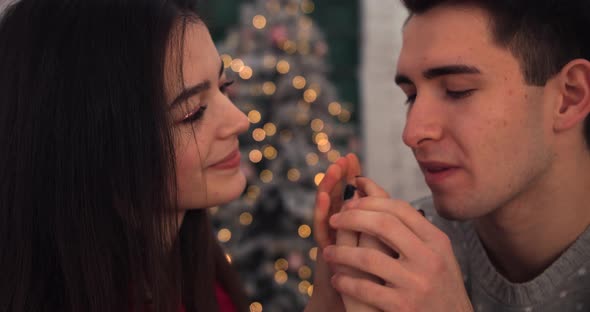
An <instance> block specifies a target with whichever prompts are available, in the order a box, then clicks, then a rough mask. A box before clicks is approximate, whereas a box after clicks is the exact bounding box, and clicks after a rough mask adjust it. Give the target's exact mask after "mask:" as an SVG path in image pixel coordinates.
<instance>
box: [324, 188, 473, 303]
mask: <svg viewBox="0 0 590 312" xmlns="http://www.w3.org/2000/svg"><path fill="white" fill-rule="evenodd" d="M357 186H358V188H359V190H360V191H361V192H363V193H365V194H367V195H368V196H367V197H363V198H357V199H353V200H351V201H348V202H347V203H345V205H344V206H345V207H344V209H343V211H342V212H340V213H337V214H335V215H333V216H332V217H331V218H330V225H331V226H332V227H334V228H335V229H337V230H346V231H353V232H359V233H365V234H368V235H370V236H373V237H377V238H378V239H379V240H380V241H382V242H383V243H384V244H386V245H387V246H388V247H389V248H391V250H394V251H395V253H396V256H395V257H393V256H392V255H391V254H387V253H386V252H383V250H378V249H373V248H366V247H362V246H360V247H350V246H334V245H332V246H327V247H326V248H325V249H324V253H323V255H324V259H325V260H326V261H327V262H328V263H331V264H336V265H344V266H347V267H350V268H353V269H357V270H360V271H364V272H366V273H368V274H371V275H374V276H377V277H379V278H380V279H381V280H382V281H383V282H384V283H385V284H382V283H379V282H375V281H374V280H371V279H366V278H358V277H355V276H350V275H348V274H342V273H338V274H336V275H335V276H334V277H333V278H332V285H333V286H334V287H335V288H336V290H338V292H340V293H341V294H342V295H343V296H350V297H352V298H355V299H357V300H358V301H360V302H363V303H365V304H367V305H370V306H372V307H374V308H377V309H379V310H382V311H396V312H401V311H473V309H472V307H471V303H470V301H469V298H468V296H467V292H466V290H465V287H464V285H463V277H462V274H461V270H460V268H459V265H458V263H457V260H456V259H455V256H454V253H453V250H452V247H451V243H450V241H449V238H448V237H447V236H446V235H445V234H444V233H443V232H442V231H440V230H439V229H438V228H436V227H435V226H434V225H432V224H431V223H430V222H429V221H428V220H426V219H425V218H424V217H423V216H422V215H421V214H420V213H419V212H418V211H416V210H415V209H414V208H413V207H411V206H410V205H409V204H408V203H406V202H403V201H399V200H393V199H389V198H383V197H375V196H371V194H372V193H373V192H375V190H378V189H379V187H378V186H377V185H376V184H375V183H373V182H372V181H370V180H369V179H366V178H358V179H357Z"/></svg>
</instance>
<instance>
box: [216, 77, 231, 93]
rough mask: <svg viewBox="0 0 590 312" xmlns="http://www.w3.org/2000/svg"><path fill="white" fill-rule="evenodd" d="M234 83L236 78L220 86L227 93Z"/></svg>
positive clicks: (220, 89)
mask: <svg viewBox="0 0 590 312" xmlns="http://www.w3.org/2000/svg"><path fill="white" fill-rule="evenodd" d="M233 84H234V80H231V81H228V82H226V83H224V84H222V85H221V87H219V91H221V92H222V93H224V94H225V93H227V89H228V88H229V86H231V85H233Z"/></svg>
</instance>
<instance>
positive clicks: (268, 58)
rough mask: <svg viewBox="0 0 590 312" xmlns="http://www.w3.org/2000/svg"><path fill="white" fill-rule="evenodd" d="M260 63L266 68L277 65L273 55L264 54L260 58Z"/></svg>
mask: <svg viewBox="0 0 590 312" xmlns="http://www.w3.org/2000/svg"><path fill="white" fill-rule="evenodd" d="M262 63H263V64H264V67H266V68H273V67H275V66H276V65H277V58H276V57H275V56H274V55H270V54H268V55H265V56H264V58H263V59H262Z"/></svg>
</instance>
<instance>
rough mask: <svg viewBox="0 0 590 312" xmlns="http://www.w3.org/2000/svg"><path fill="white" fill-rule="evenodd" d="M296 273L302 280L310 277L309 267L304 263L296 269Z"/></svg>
mask: <svg viewBox="0 0 590 312" xmlns="http://www.w3.org/2000/svg"><path fill="white" fill-rule="evenodd" d="M297 273H298V274H299V278H300V279H302V280H306V279H309V278H310V277H311V273H312V271H311V268H310V267H308V266H307V265H304V266H302V267H300V268H299V270H297Z"/></svg>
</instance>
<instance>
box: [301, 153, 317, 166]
mask: <svg viewBox="0 0 590 312" xmlns="http://www.w3.org/2000/svg"><path fill="white" fill-rule="evenodd" d="M319 161H320V157H319V156H318V154H316V153H309V154H307V155H306V156H305V162H306V163H307V165H308V166H315V165H317V164H318V162H319Z"/></svg>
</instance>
